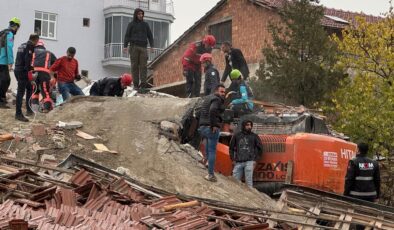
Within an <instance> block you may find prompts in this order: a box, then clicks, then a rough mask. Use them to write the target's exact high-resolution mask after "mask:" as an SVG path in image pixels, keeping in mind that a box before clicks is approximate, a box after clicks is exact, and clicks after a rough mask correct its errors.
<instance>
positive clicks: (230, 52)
mask: <svg viewBox="0 0 394 230" xmlns="http://www.w3.org/2000/svg"><path fill="white" fill-rule="evenodd" d="M220 49H221V50H222V52H223V53H224V59H225V62H226V68H225V69H224V72H223V76H222V80H221V81H222V82H223V83H224V82H225V81H226V79H227V77H228V75H229V74H230V73H231V71H232V70H233V69H238V70H239V71H241V73H242V76H243V77H244V80H247V79H248V78H249V67H248V64H246V60H245V58H244V55H243V54H242V51H241V50H240V49H236V48H232V45H231V43H230V42H223V44H222V46H221V47H220Z"/></svg>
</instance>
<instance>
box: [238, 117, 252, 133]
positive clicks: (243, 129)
mask: <svg viewBox="0 0 394 230" xmlns="http://www.w3.org/2000/svg"><path fill="white" fill-rule="evenodd" d="M247 123H251V124H252V128H253V122H252V121H251V120H248V119H246V120H244V121H242V127H241V131H242V132H243V133H251V132H252V130H250V131H246V129H245V126H246V124H247Z"/></svg>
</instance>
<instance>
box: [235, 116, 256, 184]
mask: <svg viewBox="0 0 394 230" xmlns="http://www.w3.org/2000/svg"><path fill="white" fill-rule="evenodd" d="M252 128H253V122H252V121H250V120H244V121H243V122H242V128H241V131H239V132H238V133H236V134H235V135H234V136H233V137H232V138H231V141H230V146H229V150H230V158H231V161H232V162H233V165H234V168H233V177H234V178H235V179H237V180H239V181H241V179H242V176H243V175H244V176H245V183H246V184H247V185H248V186H249V187H253V170H254V168H255V166H256V161H257V160H259V159H260V157H261V154H262V152H263V145H262V143H261V140H260V138H259V136H258V135H257V134H255V133H253V132H252Z"/></svg>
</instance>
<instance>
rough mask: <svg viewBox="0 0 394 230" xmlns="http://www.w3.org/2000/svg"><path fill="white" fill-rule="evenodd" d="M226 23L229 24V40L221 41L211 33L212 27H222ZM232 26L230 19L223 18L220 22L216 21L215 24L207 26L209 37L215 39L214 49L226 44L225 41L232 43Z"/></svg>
mask: <svg viewBox="0 0 394 230" xmlns="http://www.w3.org/2000/svg"><path fill="white" fill-rule="evenodd" d="M226 23H230V39H225V40H223V41H221V40H220V37H219V36H217V35H216V34H214V33H213V31H212V27H215V26H219V25H221V24H222V25H223V24H226ZM232 24H233V22H232V18H225V19H223V20H220V21H217V22H213V23H211V24H209V25H208V33H209V34H211V35H214V36H215V38H216V45H215V48H220V46H221V45H222V44H223V42H226V41H228V42H230V43H232V40H233V31H232V30H233V26H232Z"/></svg>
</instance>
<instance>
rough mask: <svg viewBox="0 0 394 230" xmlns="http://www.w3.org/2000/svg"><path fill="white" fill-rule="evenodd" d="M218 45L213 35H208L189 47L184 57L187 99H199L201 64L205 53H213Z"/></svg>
mask: <svg viewBox="0 0 394 230" xmlns="http://www.w3.org/2000/svg"><path fill="white" fill-rule="evenodd" d="M215 44H216V39H215V37H214V36H213V35H206V36H205V37H204V39H203V40H202V41H198V42H193V43H191V44H190V45H189V47H188V49H187V50H186V51H185V53H184V54H183V57H182V66H183V76H185V78H186V95H187V97H199V96H200V90H201V62H200V57H201V55H202V54H204V53H211V52H212V48H213V47H214V46H215Z"/></svg>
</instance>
